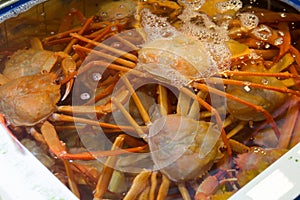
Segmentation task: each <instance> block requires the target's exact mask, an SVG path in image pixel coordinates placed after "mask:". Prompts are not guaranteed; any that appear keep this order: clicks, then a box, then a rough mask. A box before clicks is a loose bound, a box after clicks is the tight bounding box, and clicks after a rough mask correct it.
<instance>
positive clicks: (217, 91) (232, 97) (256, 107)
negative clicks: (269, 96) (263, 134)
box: [193, 83, 280, 138]
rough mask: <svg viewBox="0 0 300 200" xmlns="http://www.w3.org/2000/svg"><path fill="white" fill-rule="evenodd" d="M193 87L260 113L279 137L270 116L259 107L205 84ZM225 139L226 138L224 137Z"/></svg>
mask: <svg viewBox="0 0 300 200" xmlns="http://www.w3.org/2000/svg"><path fill="white" fill-rule="evenodd" d="M193 86H194V87H195V88H197V89H200V90H204V91H207V92H213V93H214V94H217V95H220V96H223V97H226V98H229V99H232V100H234V101H236V102H239V103H242V104H244V105H247V106H249V107H251V108H253V109H255V110H257V111H258V112H261V113H263V114H264V116H265V117H266V119H267V121H268V122H269V123H270V124H271V126H272V128H273V130H274V132H275V134H276V136H277V137H278V138H279V137H280V131H279V130H278V128H277V125H276V123H275V121H274V119H273V117H272V115H271V114H270V113H269V112H268V111H266V110H265V109H264V108H263V107H261V106H257V105H253V104H251V103H249V102H247V101H245V100H243V99H240V98H238V97H236V96H233V95H231V94H228V93H225V92H222V91H220V90H217V89H215V88H212V87H208V86H207V85H206V84H199V83H194V84H193ZM226 138H227V137H226Z"/></svg>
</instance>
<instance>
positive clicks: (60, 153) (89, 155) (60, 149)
mask: <svg viewBox="0 0 300 200" xmlns="http://www.w3.org/2000/svg"><path fill="white" fill-rule="evenodd" d="M41 132H42V135H43V137H44V139H45V141H46V143H47V145H48V146H49V149H50V150H51V152H53V153H54V154H55V155H56V156H57V157H58V158H60V159H63V160H95V159H96V158H100V157H106V156H114V155H120V154H124V153H130V152H136V151H140V150H143V149H144V148H146V146H147V145H145V146H143V147H134V148H128V149H117V150H113V151H111V150H110V151H99V152H82V153H79V154H69V153H68V152H67V149H66V146H65V145H64V144H63V143H62V142H61V141H60V139H59V138H58V135H57V133H56V130H55V128H54V126H53V125H52V124H50V123H49V122H48V121H46V122H44V124H43V125H42V127H41Z"/></svg>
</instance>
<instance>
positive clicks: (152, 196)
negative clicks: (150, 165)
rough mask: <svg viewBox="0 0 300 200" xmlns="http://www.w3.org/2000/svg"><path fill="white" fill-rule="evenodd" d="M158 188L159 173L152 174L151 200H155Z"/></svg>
mask: <svg viewBox="0 0 300 200" xmlns="http://www.w3.org/2000/svg"><path fill="white" fill-rule="evenodd" d="M156 187H157V172H152V174H151V187H150V191H149V200H154V199H155V190H156Z"/></svg>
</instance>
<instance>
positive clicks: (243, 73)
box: [220, 71, 300, 79]
mask: <svg viewBox="0 0 300 200" xmlns="http://www.w3.org/2000/svg"><path fill="white" fill-rule="evenodd" d="M220 74H223V75H224V76H226V77H227V76H268V77H277V78H296V79H300V76H299V75H298V74H293V73H287V72H279V73H269V72H247V71H225V72H222V73H220Z"/></svg>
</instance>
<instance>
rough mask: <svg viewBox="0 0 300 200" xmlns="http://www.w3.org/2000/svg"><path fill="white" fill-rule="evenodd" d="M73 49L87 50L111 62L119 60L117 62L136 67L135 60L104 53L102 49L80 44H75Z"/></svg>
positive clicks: (86, 51)
mask: <svg viewBox="0 0 300 200" xmlns="http://www.w3.org/2000/svg"><path fill="white" fill-rule="evenodd" d="M73 49H74V50H78V51H82V52H85V53H92V54H95V55H97V56H100V57H102V58H105V59H108V60H109V61H111V62H117V63H119V64H122V65H124V66H126V67H129V68H134V67H135V66H136V64H135V63H134V62H131V61H128V60H125V59H122V58H118V57H116V56H112V55H109V54H106V53H103V52H101V51H96V50H93V49H89V48H86V47H83V46H80V45H78V44H77V45H73Z"/></svg>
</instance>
